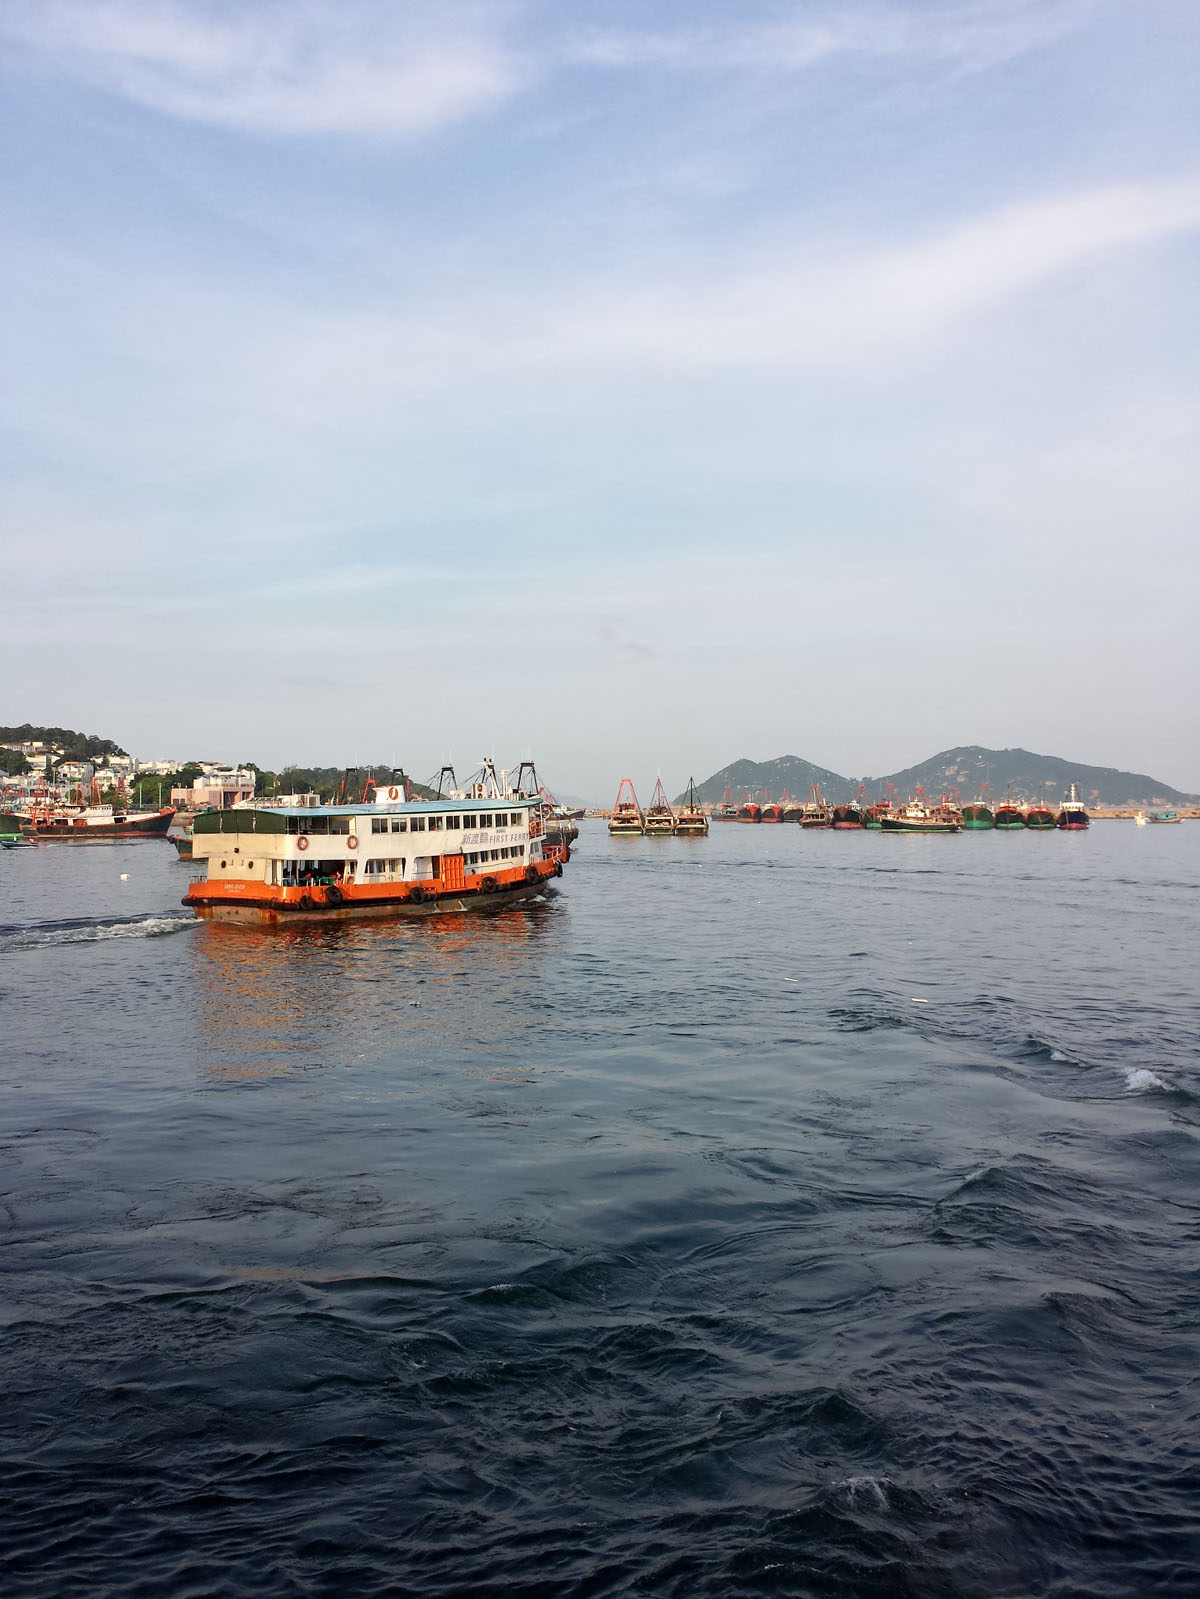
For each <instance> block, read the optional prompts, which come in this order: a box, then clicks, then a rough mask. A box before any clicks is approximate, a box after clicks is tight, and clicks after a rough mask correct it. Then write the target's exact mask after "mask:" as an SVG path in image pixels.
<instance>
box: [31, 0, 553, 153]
mask: <svg viewBox="0 0 1200 1599" xmlns="http://www.w3.org/2000/svg"><path fill="white" fill-rule="evenodd" d="M506 15H507V7H505V6H500V7H493V8H487V7H484V6H480V5H474V4H465V5H461V6H457V7H456V8H455V9H454V15H453V17H451V16H450V15H449V14H448V12H447V10H446V8H443V7H439V6H436V5H432V4H422V3H417V4H412V3H409V4H404V5H393V4H387V3H381V0H357V3H354V4H348V5H342V4H339V5H328V4H322V3H318V0H295V3H290V4H287V5H267V6H264V5H262V4H257V3H252V0H246V3H243V4H239V5H238V6H234V7H230V6H214V5H212V4H206V3H204V0H13V3H11V4H9V5H8V6H7V8H6V10H5V13H4V15H3V17H2V18H0V32H2V33H3V34H6V35H7V36H8V37H9V39H10V40H16V41H19V42H20V43H22V44H24V45H26V46H32V47H34V48H35V49H38V50H40V51H42V52H44V53H47V54H49V55H51V56H53V57H54V58H55V59H56V60H57V61H58V62H59V64H60V65H62V66H65V67H67V68H68V69H70V70H73V71H74V72H76V73H77V74H78V75H80V76H82V77H85V78H87V79H89V80H91V81H92V82H95V83H98V84H100V85H102V86H103V87H105V88H107V89H110V90H112V91H113V92H114V93H118V94H122V95H125V96H127V97H128V98H130V99H132V100H135V101H137V102H138V103H140V104H142V105H145V106H149V107H152V108H153V109H154V110H157V111H162V112H165V113H167V114H168V115H171V116H174V117H178V118H182V119H185V120H190V121H196V122H205V123H211V124H214V125H217V126H222V127H229V128H237V129H241V130H244V131H249V132H257V133H266V134H315V133H352V134H383V135H412V134H421V133H427V132H429V131H431V130H433V129H436V128H439V127H441V126H442V125H444V124H446V123H450V122H454V121H457V120H459V119H461V118H463V117H466V116H470V115H473V114H476V113H479V112H482V111H486V110H488V109H490V108H491V107H493V106H495V105H496V104H498V103H500V102H502V101H503V100H505V99H507V98H508V97H509V96H510V95H512V94H513V93H515V92H516V91H517V89H518V88H519V87H520V84H521V81H522V71H523V69H522V68H521V66H520V65H519V64H518V61H517V59H516V57H515V56H514V54H513V53H512V52H511V51H510V50H509V49H508V48H507V47H506V46H505V44H504V43H503V40H502V23H503V21H504V19H505V17H506Z"/></svg>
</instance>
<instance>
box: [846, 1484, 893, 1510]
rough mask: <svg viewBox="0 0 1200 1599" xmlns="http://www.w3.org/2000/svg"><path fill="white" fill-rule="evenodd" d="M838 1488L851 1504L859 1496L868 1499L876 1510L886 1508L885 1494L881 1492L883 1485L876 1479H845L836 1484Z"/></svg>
mask: <svg viewBox="0 0 1200 1599" xmlns="http://www.w3.org/2000/svg"><path fill="white" fill-rule="evenodd" d="M838 1487H839V1488H840V1489H841V1490H842V1492H843V1493H844V1494H845V1495H846V1497H847V1499H849V1500H850V1501H851V1502H853V1501H854V1500H855V1499H857V1498H858V1497H859V1496H860V1495H861V1496H862V1497H863V1498H864V1499H868V1500H869V1501H870V1502H871V1504H873V1505H874V1506H875V1508H876V1509H877V1510H886V1509H887V1508H888V1500H887V1494H886V1493H884V1491H883V1483H881V1482H880V1480H879V1478H878V1477H847V1478H845V1479H844V1481H842V1482H839V1483H838Z"/></svg>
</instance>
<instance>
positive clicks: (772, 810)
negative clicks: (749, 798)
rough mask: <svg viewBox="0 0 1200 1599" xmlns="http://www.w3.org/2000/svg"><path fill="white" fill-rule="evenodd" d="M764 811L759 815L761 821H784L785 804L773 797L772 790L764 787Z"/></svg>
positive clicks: (762, 798)
mask: <svg viewBox="0 0 1200 1599" xmlns="http://www.w3.org/2000/svg"><path fill="white" fill-rule="evenodd" d="M760 801H761V804H762V811H761V813H760V815H759V818H758V819H759V821H760V822H782V821H783V806H782V805H780V804H778V803H777V802H776V801H775V800H773V799H772V798H771V790H770V789H769V788H764V789H763V791H762V794H761V796H760Z"/></svg>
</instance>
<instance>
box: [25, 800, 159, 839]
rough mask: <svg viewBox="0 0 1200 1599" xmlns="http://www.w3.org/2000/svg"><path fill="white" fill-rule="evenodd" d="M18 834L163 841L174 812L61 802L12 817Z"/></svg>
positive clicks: (66, 837)
mask: <svg viewBox="0 0 1200 1599" xmlns="http://www.w3.org/2000/svg"><path fill="white" fill-rule="evenodd" d="M12 814H14V815H15V816H16V818H17V820H18V822H19V824H20V827H21V831H22V832H23V833H25V834H26V835H27V836H28V837H29V838H32V839H37V840H43V839H44V840H51V839H53V840H56V841H58V840H70V841H72V842H75V843H78V842H80V841H82V840H88V841H91V840H96V839H112V838H165V837H166V834H167V829H168V828H169V827H170V825H171V819H172V817H173V816H174V815H175V811H174V808H173V807H172V806H170V805H166V806H164V807H163V808H162V810H159V811H134V810H124V809H122V808H120V807H115V806H112V805H99V804H97V805H71V804H69V803H66V802H63V801H50V802H46V803H35V804H33V805H32V806H30V808H29V809H27V810H26V809H21V810H18V811H16V812H14V813H12Z"/></svg>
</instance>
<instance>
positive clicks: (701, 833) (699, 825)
mask: <svg viewBox="0 0 1200 1599" xmlns="http://www.w3.org/2000/svg"><path fill="white" fill-rule="evenodd" d="M675 836H676V838H707V837H708V817H707V816H705V814H704V809H703V807H702V806H701V804H700V800H699V798H698V797H697V795H696V780H695V778H694V777H689V778H688V786H687V794H686V795H685V796H684V799H683V803H682V805H680V807H679V814H678V815H677V816H676V818H675Z"/></svg>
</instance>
